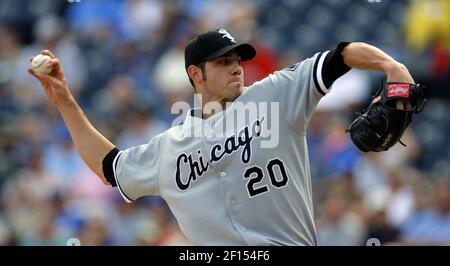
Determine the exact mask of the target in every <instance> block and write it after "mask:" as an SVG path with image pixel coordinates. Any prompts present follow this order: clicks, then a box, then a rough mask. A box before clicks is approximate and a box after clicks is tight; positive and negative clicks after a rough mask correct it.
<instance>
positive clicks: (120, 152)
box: [112, 151, 133, 203]
mask: <svg viewBox="0 0 450 266" xmlns="http://www.w3.org/2000/svg"><path fill="white" fill-rule="evenodd" d="M122 152H123V151H119V153H117V155H116V157H115V158H114V160H113V162H112V168H113V174H114V179H115V180H116V184H117V188H118V189H119V192H120V195H122V198H123V199H124V200H125V201H126V202H127V203H131V202H133V201H132V200H130V199H129V198H128V197H127V196H125V194H124V193H123V191H122V189H121V188H120V185H119V181H118V180H117V176H116V162H117V159H119V156H120V155H121V154H122Z"/></svg>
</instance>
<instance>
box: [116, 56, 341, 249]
mask: <svg viewBox="0 0 450 266" xmlns="http://www.w3.org/2000/svg"><path fill="white" fill-rule="evenodd" d="M329 53H330V52H329V51H328V52H324V53H318V54H316V55H315V56H313V57H312V58H309V59H306V60H304V61H302V62H300V63H298V64H296V65H294V66H292V67H291V68H286V69H283V70H281V71H277V72H275V73H274V74H271V75H269V76H268V77H267V78H265V79H263V80H261V81H259V82H256V83H254V84H253V85H252V86H250V87H248V88H246V90H245V91H244V93H243V94H242V95H241V96H239V97H238V98H237V99H236V100H235V101H234V102H233V103H231V104H230V105H229V107H228V108H226V109H225V110H224V111H223V112H218V113H215V114H214V115H213V116H211V117H209V118H208V119H206V120H204V119H202V118H201V116H200V117H197V116H196V115H195V113H196V110H195V109H193V110H191V112H190V113H189V114H188V115H187V117H186V119H185V121H184V123H183V124H182V125H179V126H174V127H172V128H171V129H169V130H168V131H166V132H164V133H162V134H160V135H158V136H156V137H154V138H152V139H151V140H150V141H149V142H148V143H147V144H144V145H141V146H137V147H133V148H129V149H126V150H124V151H120V152H118V153H117V155H116V156H114V160H113V162H112V165H113V174H114V179H115V182H116V183H117V186H118V188H119V190H120V193H121V194H122V196H123V197H124V199H125V200H126V201H127V202H130V201H133V200H136V199H137V198H139V197H142V196H146V195H160V196H161V197H162V198H164V199H165V200H166V202H167V203H168V205H169V207H170V209H171V211H172V212H173V214H174V216H175V217H176V219H177V221H178V223H179V226H180V228H181V230H182V231H183V233H184V234H185V236H186V237H187V238H188V239H189V240H190V241H191V242H192V243H193V244H196V245H316V244H317V236H316V228H315V225H314V212H313V199H312V190H311V176H310V168H309V159H308V147H307V142H306V129H307V126H308V122H309V120H310V117H311V115H312V113H313V111H314V109H315V106H316V104H317V103H318V101H319V100H320V99H321V97H322V96H323V95H324V94H325V93H326V92H328V87H329V86H326V84H325V82H324V79H323V76H322V73H323V69H322V68H323V65H324V61H325V60H328V58H329V57H327V54H329ZM341 74H342V73H341ZM341 74H340V75H341ZM340 75H338V76H340ZM335 78H337V77H335ZM335 78H333V81H334V79H335ZM327 83H329V82H327ZM331 83H332V82H331ZM330 85H331V84H330ZM200 113H201V111H200Z"/></svg>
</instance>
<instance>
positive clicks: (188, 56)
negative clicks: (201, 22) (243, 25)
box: [184, 29, 256, 71]
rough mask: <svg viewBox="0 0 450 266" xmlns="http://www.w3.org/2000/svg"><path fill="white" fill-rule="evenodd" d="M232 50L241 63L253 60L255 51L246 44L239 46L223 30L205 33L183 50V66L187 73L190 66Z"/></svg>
mask: <svg viewBox="0 0 450 266" xmlns="http://www.w3.org/2000/svg"><path fill="white" fill-rule="evenodd" d="M232 50H236V51H237V52H238V54H239V56H240V57H241V61H247V60H250V59H253V58H254V57H255V56H256V50H255V48H254V47H253V46H251V45H250V44H247V43H242V44H239V43H237V42H236V40H235V39H234V37H233V36H231V34H230V33H228V31H226V30H225V29H219V30H213V31H207V32H204V33H201V34H199V35H197V36H196V37H195V38H194V39H192V40H191V41H190V42H189V43H188V44H187V45H186V48H185V49H184V64H185V69H186V71H187V69H188V67H189V66H190V65H198V64H200V63H201V62H203V61H208V60H212V59H214V58H217V57H219V56H222V55H224V54H226V53H228V52H230V51H232Z"/></svg>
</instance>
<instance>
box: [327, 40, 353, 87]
mask: <svg viewBox="0 0 450 266" xmlns="http://www.w3.org/2000/svg"><path fill="white" fill-rule="evenodd" d="M348 44H349V42H340V43H339V44H338V45H337V46H336V48H335V49H333V50H331V51H330V52H329V53H328V54H327V56H326V57H325V60H324V62H323V67H322V79H323V83H324V85H325V87H327V88H329V87H330V86H331V85H332V84H333V82H334V81H335V80H336V79H338V78H339V77H341V76H342V75H344V74H345V73H347V72H348V71H349V70H350V69H351V68H350V67H349V66H347V65H346V64H345V63H344V58H343V57H342V54H341V53H342V50H343V49H344V48H345V46H347V45H348Z"/></svg>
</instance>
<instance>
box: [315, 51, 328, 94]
mask: <svg viewBox="0 0 450 266" xmlns="http://www.w3.org/2000/svg"><path fill="white" fill-rule="evenodd" d="M329 52H330V51H326V52H324V53H323V54H322V56H321V57H320V58H319V63H318V65H317V72H316V77H317V83H319V86H320V88H321V89H322V91H323V92H325V93H328V92H330V90H329V89H327V87H325V84H324V83H323V79H322V66H323V61H325V57H327V54H328V53H329Z"/></svg>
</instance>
